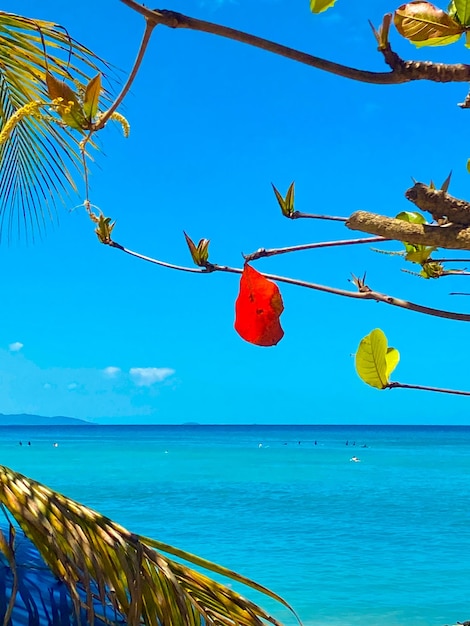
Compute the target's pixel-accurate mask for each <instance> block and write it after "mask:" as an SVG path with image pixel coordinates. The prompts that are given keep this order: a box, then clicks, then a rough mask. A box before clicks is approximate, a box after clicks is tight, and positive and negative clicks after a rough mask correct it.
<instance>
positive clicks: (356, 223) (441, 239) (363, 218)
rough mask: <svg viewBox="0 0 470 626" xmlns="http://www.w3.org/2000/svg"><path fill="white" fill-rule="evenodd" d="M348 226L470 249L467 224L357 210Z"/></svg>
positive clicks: (391, 236)
mask: <svg viewBox="0 0 470 626" xmlns="http://www.w3.org/2000/svg"><path fill="white" fill-rule="evenodd" d="M346 226H347V227H348V228H349V229H350V230H359V231H360V232H363V233H369V234H371V235H377V236H380V237H386V238H387V239H396V240H397V241H406V242H407V243H414V244H421V245H425V246H431V247H434V248H447V249H449V250H470V228H468V227H462V226H454V225H453V224H446V225H444V226H439V225H438V224H410V223H408V222H405V221H403V220H398V219H396V218H394V217H384V216H383V215H377V213H368V212H367V211H356V213H353V214H352V215H351V216H350V217H349V218H348V221H347V222H346Z"/></svg>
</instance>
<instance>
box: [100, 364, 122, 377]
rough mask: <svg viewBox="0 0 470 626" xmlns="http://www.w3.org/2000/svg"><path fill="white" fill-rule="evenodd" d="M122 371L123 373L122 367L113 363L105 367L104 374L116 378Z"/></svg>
mask: <svg viewBox="0 0 470 626" xmlns="http://www.w3.org/2000/svg"><path fill="white" fill-rule="evenodd" d="M120 373H121V368H120V367H114V366H113V365H110V366H109V367H105V368H104V370H103V374H104V375H105V376H106V378H116V376H117V375H118V374H120Z"/></svg>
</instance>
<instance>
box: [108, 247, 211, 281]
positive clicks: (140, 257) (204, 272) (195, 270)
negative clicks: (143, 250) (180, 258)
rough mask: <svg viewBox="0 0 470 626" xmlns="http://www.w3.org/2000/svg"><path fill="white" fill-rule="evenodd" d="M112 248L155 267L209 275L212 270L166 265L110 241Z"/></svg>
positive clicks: (163, 262)
mask: <svg viewBox="0 0 470 626" xmlns="http://www.w3.org/2000/svg"><path fill="white" fill-rule="evenodd" d="M106 245H109V246H111V248H116V249H117V250H121V252H125V253H126V254H129V255H130V256H135V257H137V258H138V259H141V260H142V261H147V262H148V263H153V264H154V265H161V266H162V267H167V268H169V269H171V270H178V271H179V272H191V273H193V274H207V273H208V272H209V271H211V270H210V269H208V268H207V269H196V268H195V267H184V266H182V265H174V264H173V263H166V262H165V261H159V260H158V259H153V258H152V257H149V256H145V255H143V254H139V253H138V252H134V251H133V250H129V249H128V248H125V247H124V246H121V244H120V243H117V242H116V241H110V242H109V243H108V244H106Z"/></svg>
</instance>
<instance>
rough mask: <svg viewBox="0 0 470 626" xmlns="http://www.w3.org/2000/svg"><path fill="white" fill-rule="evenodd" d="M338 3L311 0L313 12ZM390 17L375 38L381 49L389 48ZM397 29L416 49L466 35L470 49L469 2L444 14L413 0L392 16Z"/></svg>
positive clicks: (454, 2)
mask: <svg viewBox="0 0 470 626" xmlns="http://www.w3.org/2000/svg"><path fill="white" fill-rule="evenodd" d="M335 2H336V0H310V10H311V11H312V13H322V12H323V11H326V10H327V9H329V8H331V7H332V6H333V5H334V4H335ZM391 17H392V16H391V15H386V16H385V18H384V22H383V24H382V26H381V28H380V29H379V30H378V31H376V30H375V29H374V33H375V36H376V38H377V40H378V42H379V49H384V48H385V47H386V46H387V45H388V30H389V27H390V22H391ZM393 23H394V24H395V27H396V29H397V30H398V32H399V33H400V35H402V36H403V37H405V38H406V39H408V40H409V41H411V42H412V43H413V44H415V46H418V47H419V46H445V45H448V44H451V43H454V42H456V41H458V40H459V39H460V37H461V36H462V35H463V34H465V35H466V44H465V45H466V46H467V47H470V34H469V32H470V0H451V2H450V3H449V5H448V7H447V11H444V10H442V9H440V8H438V7H436V6H435V5H434V4H432V3H431V2H421V1H420V0H414V1H413V2H407V3H405V4H402V5H401V6H399V7H398V9H397V10H396V11H395V13H394V14H393Z"/></svg>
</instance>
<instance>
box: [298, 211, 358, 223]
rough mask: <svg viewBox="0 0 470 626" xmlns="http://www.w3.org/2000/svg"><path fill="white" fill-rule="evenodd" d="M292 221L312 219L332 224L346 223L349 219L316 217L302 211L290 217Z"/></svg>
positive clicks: (331, 216)
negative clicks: (327, 221)
mask: <svg viewBox="0 0 470 626" xmlns="http://www.w3.org/2000/svg"><path fill="white" fill-rule="evenodd" d="M288 217H289V219H291V220H299V219H311V220H330V221H332V222H346V220H347V219H348V218H347V217H336V216H334V215H316V214H314V213H302V212H301V211H294V212H293V213H292V215H289V216H288Z"/></svg>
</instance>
